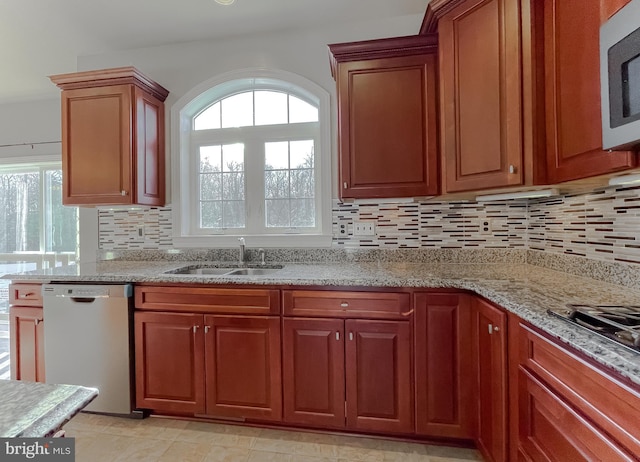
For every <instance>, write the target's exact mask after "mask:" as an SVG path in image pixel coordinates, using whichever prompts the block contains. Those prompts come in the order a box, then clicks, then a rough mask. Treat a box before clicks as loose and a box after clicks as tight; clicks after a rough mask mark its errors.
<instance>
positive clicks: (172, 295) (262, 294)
mask: <svg viewBox="0 0 640 462" xmlns="http://www.w3.org/2000/svg"><path fill="white" fill-rule="evenodd" d="M135 303H136V309H139V310H154V311H188V312H191V313H193V312H196V313H221V314H265V315H266V314H276V315H277V314H280V291H279V290H277V289H219V288H214V287H162V286H136V288H135Z"/></svg>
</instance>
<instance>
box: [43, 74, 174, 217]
mask: <svg viewBox="0 0 640 462" xmlns="http://www.w3.org/2000/svg"><path fill="white" fill-rule="evenodd" d="M50 79H51V81H52V82H53V83H55V84H56V85H57V86H58V87H60V88H61V89H62V171H63V193H62V201H63V203H64V204H65V205H85V206H91V205H129V204H140V205H155V206H159V205H164V203H165V167H164V162H165V154H164V103H163V102H164V100H165V99H166V97H167V95H168V94H169V92H168V91H167V90H166V89H164V88H163V87H161V86H160V85H158V84H157V83H155V82H154V81H152V80H151V79H149V78H148V77H146V76H144V75H143V74H141V73H140V72H139V71H138V70H137V69H135V68H133V67H122V68H116V69H106V70H100V71H88V72H78V73H73V74H61V75H54V76H51V77H50Z"/></svg>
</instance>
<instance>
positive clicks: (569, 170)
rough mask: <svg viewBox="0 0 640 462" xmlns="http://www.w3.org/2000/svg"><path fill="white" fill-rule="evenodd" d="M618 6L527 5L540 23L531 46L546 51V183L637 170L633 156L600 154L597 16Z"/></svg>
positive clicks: (556, 1)
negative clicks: (540, 28)
mask: <svg viewBox="0 0 640 462" xmlns="http://www.w3.org/2000/svg"><path fill="white" fill-rule="evenodd" d="M526 3H528V2H526V1H525V2H523V4H526ZM620 3H621V2H620V1H610V0H609V1H606V2H605V1H602V0H544V1H531V8H533V14H532V17H533V18H534V21H537V22H538V23H540V21H541V22H542V23H543V30H541V31H539V32H538V33H536V34H535V36H534V37H535V39H536V43H535V46H537V47H538V48H539V49H540V48H543V50H544V51H543V53H544V82H543V83H544V96H545V114H546V152H547V172H548V180H549V183H561V182H563V181H568V180H575V179H580V178H587V177H591V176H595V175H602V174H606V173H611V172H615V171H619V170H625V169H628V168H632V167H635V166H636V155H635V153H633V152H628V151H613V152H608V151H603V150H602V119H601V115H600V114H601V112H600V42H599V37H600V36H599V33H598V32H599V30H600V23H601V19H602V17H601V16H608V15H609V14H611V13H612V12H614V11H616V9H617V8H619V7H620V6H621V5H620ZM615 4H617V6H616V5H615ZM538 27H539V26H538ZM540 83H541V82H539V84H540Z"/></svg>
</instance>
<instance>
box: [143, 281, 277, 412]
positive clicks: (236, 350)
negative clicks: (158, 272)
mask: <svg viewBox="0 0 640 462" xmlns="http://www.w3.org/2000/svg"><path fill="white" fill-rule="evenodd" d="M181 295H182V297H181ZM135 299H136V309H137V310H136V312H135V315H134V324H135V336H134V339H135V340H134V342H135V358H136V405H137V407H139V408H142V409H150V410H152V411H153V412H157V413H160V414H162V413H168V414H190V415H193V414H197V415H207V416H210V417H222V418H246V419H255V420H267V421H279V420H281V419H282V385H281V348H280V342H281V338H280V337H281V336H280V318H279V316H250V315H246V316H243V315H237V314H236V313H237V312H238V311H239V310H241V308H242V307H246V309H247V311H248V312H249V313H252V312H258V313H269V310H271V307H273V306H274V302H276V301H278V300H279V299H280V298H279V291H278V290H272V289H255V290H253V289H226V288H213V287H164V286H136V288H135ZM162 302H164V303H162ZM171 303H173V305H172V304H171ZM160 307H161V308H163V309H164V310H165V311H158V310H159V308H160ZM207 310H208V311H209V312H207ZM218 313H224V314H218ZM226 313H229V314H226Z"/></svg>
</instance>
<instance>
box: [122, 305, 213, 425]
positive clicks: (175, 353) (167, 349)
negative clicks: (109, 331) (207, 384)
mask: <svg viewBox="0 0 640 462" xmlns="http://www.w3.org/2000/svg"><path fill="white" fill-rule="evenodd" d="M202 321H203V320H202V315H198V314H181V313H180V314H178V313H147V312H141V311H137V312H136V313H135V315H134V324H135V350H136V352H135V359H136V406H137V407H139V408H144V409H152V410H154V411H164V412H168V413H188V414H202V413H203V412H204V398H205V395H204V349H203V342H204V338H203V335H204V333H203V323H202Z"/></svg>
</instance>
